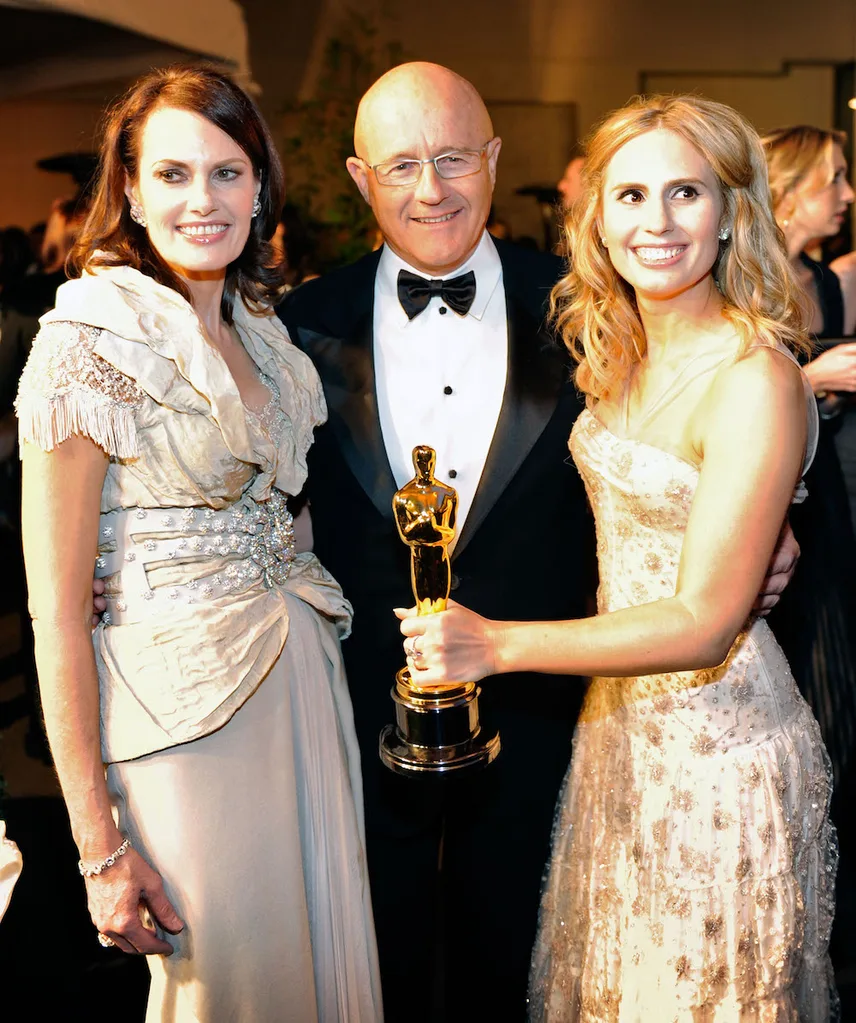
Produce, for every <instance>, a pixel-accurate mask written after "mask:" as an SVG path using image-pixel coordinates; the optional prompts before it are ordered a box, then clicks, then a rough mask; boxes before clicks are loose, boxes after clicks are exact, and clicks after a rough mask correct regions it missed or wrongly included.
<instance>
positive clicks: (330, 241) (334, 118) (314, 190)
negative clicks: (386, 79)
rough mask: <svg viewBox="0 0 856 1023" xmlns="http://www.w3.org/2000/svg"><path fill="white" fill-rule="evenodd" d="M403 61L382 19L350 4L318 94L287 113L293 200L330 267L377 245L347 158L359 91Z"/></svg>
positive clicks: (285, 125) (326, 266)
mask: <svg viewBox="0 0 856 1023" xmlns="http://www.w3.org/2000/svg"><path fill="white" fill-rule="evenodd" d="M401 61H402V50H401V47H400V46H399V45H398V44H397V43H388V42H384V41H382V40H381V39H380V34H379V30H378V27H377V24H376V22H375V20H374V19H373V18H372V17H371V16H369V15H366V14H363V13H361V12H359V11H357V10H354V9H349V10H348V12H347V13H346V14H345V16H344V18H343V20H342V24H341V26H340V28H339V31H338V33H337V35H336V36H335V37H333V38H331V39H330V40H329V41H328V43H327V47H326V50H325V54H324V64H323V70H322V73H321V75H320V76H319V80H318V85H317V88H316V90H315V97H314V98H313V99H311V100H307V101H304V102H298V103H294V104H292V105H290V106H289V107H288V108H286V110H285V111H284V113H283V129H284V137H285V145H284V153H283V156H284V160H283V162H284V164H285V174H286V183H287V188H288V198H289V202H292V203H294V204H295V205H296V206H297V207H298V209H299V211H300V213H301V214H302V216H303V218H304V219H305V221H306V223H307V224H308V225H309V226H310V229H311V230H312V231H313V233H314V234H315V235H316V237H317V239H318V242H319V250H320V251H319V257H320V263H321V266H322V268H323V269H332V268H333V267H335V266H341V265H343V264H345V263H350V262H353V260H355V259H358V258H359V257H360V256H362V255H365V253H367V252H368V251H370V249H371V248H372V242H373V240H374V235H375V222H374V217H373V216H372V212H371V210H370V208H369V207H368V206H367V205H366V203H365V202H364V201H363V199H362V196H361V195H360V194H359V192H358V191H357V188H356V186H355V185H354V183H353V181H352V180H351V177H350V175H349V174H348V172H347V170H346V169H345V161H346V160H347V158H348V157H349V156H353V155H354V143H353V133H354V118H355V117H356V113H357V105H358V103H359V101H360V97H361V96H362V94H363V93H364V92H365V91H366V89H367V88H368V87H369V86H370V85H371V84H372V82H374V81H375V80H376V79H377V78H379V77H380V76H381V75H382V74H383V73H384V72H385V71H388V70H389V68H391V67H394V66H395V65H396V64H400V63H401Z"/></svg>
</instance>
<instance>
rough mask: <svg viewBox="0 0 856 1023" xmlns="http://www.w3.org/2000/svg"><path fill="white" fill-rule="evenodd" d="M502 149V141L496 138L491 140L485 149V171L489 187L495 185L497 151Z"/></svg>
mask: <svg viewBox="0 0 856 1023" xmlns="http://www.w3.org/2000/svg"><path fill="white" fill-rule="evenodd" d="M500 149H502V139H501V138H499V136H497V137H496V138H495V139H491V140H490V142H489V143H488V149H487V169H488V173H489V174H490V183H491V185H494V186H495V185H496V162H497V160H498V159H499V151H500Z"/></svg>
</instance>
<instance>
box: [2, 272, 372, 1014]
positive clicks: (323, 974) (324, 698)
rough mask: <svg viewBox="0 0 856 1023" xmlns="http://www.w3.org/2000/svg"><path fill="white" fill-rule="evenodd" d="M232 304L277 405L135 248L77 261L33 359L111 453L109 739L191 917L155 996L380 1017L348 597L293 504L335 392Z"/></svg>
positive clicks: (105, 690) (170, 1009) (150, 856)
mask: <svg viewBox="0 0 856 1023" xmlns="http://www.w3.org/2000/svg"><path fill="white" fill-rule="evenodd" d="M234 320H235V328H236V330H237V331H238V334H239V336H240V338H241V340H242V342H243V344H244V346H245V348H246V350H247V352H248V354H249V355H250V357H251V358H252V359H253V361H254V363H255V365H256V368H257V370H258V373H259V378H260V380H261V382H262V383H263V384H264V385H265V387H266V389H267V392H268V394H269V396H270V400H269V401H268V402H267V403H266V404H265V405H264V406H263V407H261V408H258V409H249V408H246V407H245V406H244V405H243V403H242V401H241V397H240V394H239V392H238V389H237V386H236V384H235V382H234V380H233V379H232V377H231V374H230V373H229V370H228V368H227V366H226V364H225V362H224V361H223V359H222V358H221V357H220V355H219V353H218V352H217V351H216V349H215V348H214V347H213V346H212V345H210V344H209V343H208V341H207V339H206V338H205V336H204V333H203V331H202V327H201V324H200V321H199V319H198V317H197V316H196V314H195V312H194V311H193V309H192V307H191V306H190V305H189V304H188V303H187V302H186V301H185V300H184V299H183V298H182V297H181V296H180V295H178V294H177V293H176V292H175V291H173V290H171V289H169V288H165V287H162V286H160V285H158V284H156V283H155V282H154V281H152V280H151V279H150V278H148V277H146V276H145V275H143V274H141V273H138V272H137V271H135V270H132V269H130V268H128V267H112V268H104V269H101V270H99V271H97V272H96V273H94V274H88V275H86V276H84V277H83V278H81V279H80V280H76V281H72V282H70V283H68V284H66V285H64V286H63V287H62V288H60V290H59V293H58V297H57V308H56V309H55V310H54V311H53V312H52V313H50V314H48V315H47V316H46V317H44V318H43V320H42V329H41V331H40V333H39V336H38V337H37V338H36V341H35V343H34V346H33V351H32V354H31V357H30V361H29V363H28V365H27V369H26V370H25V373H24V375H23V377H22V382H21V387H20V391H19V396H18V402H17V409H18V415H19V420H20V432H21V437H22V440H24V441H27V442H30V443H35V444H38V445H40V446H41V447H43V448H45V449H47V450H50V449H51V448H52V447H53V446H55V445H56V444H58V443H60V442H61V441H62V440H64V439H65V437H67V436H69V435H70V434H71V433H79V434H83V435H86V436H88V437H90V438H91V439H92V440H94V441H95V442H96V443H97V444H99V445H100V446H101V447H102V448H103V449H104V450H105V452H106V453H107V454H108V455H109V464H108V467H107V474H106V479H105V483H104V487H103V490H102V495H101V520H100V526H99V544H98V561H97V569H96V572H97V574H98V575H99V576H101V577H102V578H104V579H105V585H106V596H107V613H106V614H105V616H104V622H103V624H102V625H100V626H99V627H98V628H97V629H96V630H95V632H94V635H93V643H94V647H95V655H96V663H97V666H98V674H99V684H100V695H101V734H102V752H103V757H104V761H105V763H106V764H107V765H108V769H107V779H108V787H109V790H110V792H111V795H112V797H113V800H114V805H115V812H116V815H117V818H118V821H119V826H120V828H121V829H122V830H123V831H124V832H125V833H127V834H128V835H129V836H130V837H131V841H132V843H133V844H134V846H135V848H137V849H138V850H139V851H140V853H141V854H142V855H143V856H144V857H145V858H146V859H147V860H149V862H151V863H152V864H153V865H154V866H155V867H156V868H157V869H158V870H159V871H160V873H161V875H162V876H163V878H164V882H165V886H166V890H167V893H168V895H169V896H170V898H171V899H172V900H173V904H174V905H175V907H176V909H177V911H178V913H179V915H180V916H181V917H182V919H183V920H184V922H185V925H186V926H185V928H184V930H183V931H182V932H181V933H180V934H179V935H175V936H172V935H169V936H166V937H167V940H168V941H169V942H170V943H171V944H172V945H173V948H174V950H175V951H174V953H173V955H172V956H170V957H160V956H153V957H149V964H150V967H151V972H152V987H151V995H150V1000H149V1008H148V1016H147V1020H148V1021H149V1023H154V1021H163V1023H167V1021H169V1023H191V1021H192V1023H227V1021H228V1023H274V1021H277V1023H278V1021H281V1020H284V1021H294V1023H315V1021H321V1023H334V1021H348V1023H375V1021H377V1020H380V1019H381V1018H382V1009H381V997H380V984H379V977H378V970H377V957H376V951H375V944H374V931H373V924H372V916H371V905H370V899H369V891H368V881H367V877H366V867H365V859H364V851H363V850H364V835H363V824H362V790H361V776H360V767H359V754H358V747H357V742H356V736H355V733H354V726H353V715H352V711H351V706H350V701H349V697H348V691H347V686H346V683H345V678H344V674H343V668H342V663H341V654H340V649H339V640H340V637H342V636H344V635H347V632H348V630H349V627H350V616H351V609H350V605H349V604H348V602H347V601H346V600H345V599H344V597H343V596H342V593H341V590H340V589H339V587H338V585H337V584H336V582H335V580H333V579H332V577H331V576H330V575H329V573H327V572H326V571H325V570H324V568H323V567H322V566H321V565H320V564H319V563H318V561H317V559H316V558H315V557H314V555H312V554H311V553H308V552H302V553H298V552H297V551H296V548H295V542H294V534H293V529H292V522H291V516H290V514H289V513H288V510H287V507H286V498H287V496H288V495H293V494H297V493H299V491H300V490H301V488H302V486H303V483H304V481H305V477H306V452H307V450H308V448H309V445H310V443H311V441H312V431H313V428H314V427H315V426H316V425H318V424H319V423H320V422H323V420H324V418H325V415H326V409H325V406H324V399H323V394H322V392H321V388H320V383H319V381H318V379H317V376H316V375H315V371H314V369H313V367H312V365H311V363H310V361H309V360H308V358H306V357H305V356H304V355H303V354H302V353H300V352H299V351H297V350H296V349H295V348H294V347H293V346H292V345H291V344H290V343H289V341H288V338H287V335H286V334H285V332H284V330H283V328H282V326H281V325H280V324H279V322H278V321H277V320H276V319H275V318H274V317H272V316H267V315H254V314H253V313H252V312H251V311H250V310H248V309H247V308H245V307H244V306H243V305H242V304H241V303H240V301H238V302H237V303H236V307H235V313H234ZM94 939H95V935H94V934H93V941H94Z"/></svg>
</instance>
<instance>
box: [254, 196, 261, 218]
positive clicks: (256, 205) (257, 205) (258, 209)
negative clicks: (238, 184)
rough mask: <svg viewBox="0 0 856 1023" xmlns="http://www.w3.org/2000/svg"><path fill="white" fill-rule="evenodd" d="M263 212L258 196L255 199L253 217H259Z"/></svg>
mask: <svg viewBox="0 0 856 1023" xmlns="http://www.w3.org/2000/svg"><path fill="white" fill-rule="evenodd" d="M261 211H262V204H261V200H260V199H259V197H258V196H256V197H255V199H253V216H254V217H257V216H258V215H259V214H260V213H261Z"/></svg>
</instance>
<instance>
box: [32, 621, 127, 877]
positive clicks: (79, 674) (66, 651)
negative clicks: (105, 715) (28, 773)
mask: <svg viewBox="0 0 856 1023" xmlns="http://www.w3.org/2000/svg"><path fill="white" fill-rule="evenodd" d="M33 632H34V634H35V640H36V664H37V667H38V673H39V689H40V692H41V699H42V708H43V710H44V716H45V725H46V728H47V733H48V739H49V740H50V746H51V753H52V755H53V760H54V764H55V766H56V771H57V775H58V776H59V781H60V785H61V786H62V792H63V796H64V797H65V802H66V806H67V808H68V816H69V820H70V821H71V830H72V834H73V836H74V840H75V842H76V844H77V847H78V849H79V851H80V857H81V859H83V860H86V861H96V862H97V861H100V860H103V859H104V857H105V856H107V855H108V854H109V853H111V852H113V851H114V850H115V849H116V847H117V846H118V845H119V843H120V842H121V838H120V837H119V832H118V829H117V828H116V825H115V823H114V821H113V816H112V813H111V810H110V799H109V796H108V794H107V785H106V781H105V777H104V765H103V763H102V759H101V740H100V715H99V694H98V676H97V672H96V668H95V655H94V652H93V649H92V639H91V630H90V627H89V624H88V621H84V622H77V621H74V622H69V621H50V620H47V621H43V620H39V619H36V620H35V621H34V622H33Z"/></svg>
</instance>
